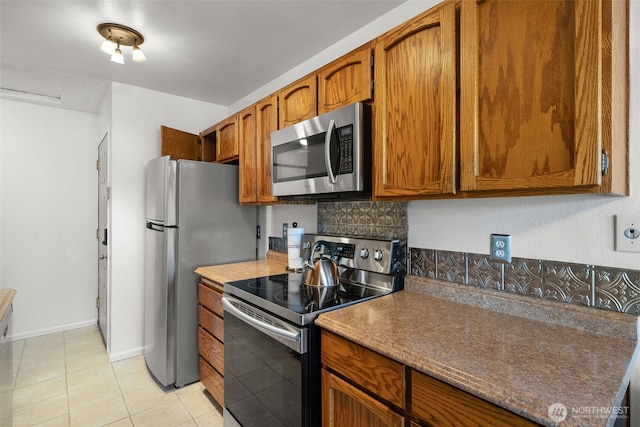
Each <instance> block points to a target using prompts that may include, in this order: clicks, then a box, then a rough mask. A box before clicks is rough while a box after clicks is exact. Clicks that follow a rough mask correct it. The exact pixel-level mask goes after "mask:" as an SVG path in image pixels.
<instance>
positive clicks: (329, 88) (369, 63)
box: [317, 43, 373, 114]
mask: <svg viewBox="0 0 640 427" xmlns="http://www.w3.org/2000/svg"><path fill="white" fill-rule="evenodd" d="M317 76H318V114H324V113H326V112H328V111H331V110H335V109H336V108H340V107H344V106H346V105H349V104H353V103H354V102H364V101H369V100H371V99H372V97H373V90H372V79H373V52H372V43H367V44H366V45H364V46H362V47H360V48H358V49H356V50H354V51H352V52H349V53H348V54H346V55H344V56H342V57H340V58H338V59H336V60H335V61H333V62H331V63H330V64H328V65H326V66H324V67H323V68H321V69H320V70H318V73H317Z"/></svg>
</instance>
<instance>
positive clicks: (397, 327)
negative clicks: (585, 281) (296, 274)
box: [316, 276, 639, 426]
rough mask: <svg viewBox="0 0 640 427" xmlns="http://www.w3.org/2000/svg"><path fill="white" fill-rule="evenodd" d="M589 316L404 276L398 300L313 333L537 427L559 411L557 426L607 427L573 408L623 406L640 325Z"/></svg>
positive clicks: (326, 323)
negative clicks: (336, 338) (557, 407)
mask: <svg viewBox="0 0 640 427" xmlns="http://www.w3.org/2000/svg"><path fill="white" fill-rule="evenodd" d="M594 310H597V309H593V308H588V307H580V306H574V305H571V304H563V303H558V302H554V301H546V300H536V299H532V298H531V297H524V296H520V295H515V294H513V295H511V294H505V293H504V292H496V291H493V290H490V289H481V288H474V287H470V286H466V285H460V284H455V283H450V282H443V281H439V280H434V279H429V278H424V277H418V276H406V278H405V290H404V291H400V292H395V293H393V294H390V295H387V296H383V297H380V298H375V299H373V300H370V301H367V302H363V303H360V304H355V305H352V306H349V307H345V308H342V309H340V310H334V311H330V312H328V313H324V314H322V315H320V316H319V317H318V319H316V324H317V325H319V326H320V327H322V328H324V329H326V330H328V331H331V332H334V333H336V334H338V335H341V336H343V337H344V338H347V339H349V340H351V341H353V342H355V343H357V344H360V345H363V346H365V347H367V348H369V349H371V350H374V351H376V352H378V353H380V354H382V355H384V356H387V357H389V358H391V359H394V360H396V361H398V362H400V363H403V364H405V365H407V366H409V367H410V368H413V369H416V370H418V371H421V372H423V373H425V374H427V375H431V376H432V377H434V378H437V379H440V380H442V381H444V382H447V383H449V384H451V385H453V386H456V387H458V388H460V389H461V390H464V391H467V392H469V393H471V394H474V395H476V396H478V397H480V398H483V399H485V400H487V401H489V402H492V403H494V404H496V405H498V406H501V407H503V408H505V409H507V410H510V411H512V412H514V413H517V414H520V415H522V416H524V417H526V418H528V419H530V420H533V421H535V422H537V423H540V424H543V425H548V426H555V425H557V424H556V423H555V422H554V421H553V420H552V419H551V418H550V417H549V415H548V414H549V412H548V411H549V408H550V406H551V405H554V404H562V405H564V406H565V407H566V408H568V416H567V420H566V421H565V423H563V425H574V423H575V425H581V426H605V425H610V422H611V420H609V421H607V420H606V419H603V418H602V417H584V412H582V414H581V413H580V409H581V408H617V407H620V406H621V405H622V400H623V397H624V394H625V392H626V390H627V386H628V384H629V379H630V377H631V372H632V370H633V368H634V366H635V364H636V361H637V359H638V353H639V350H638V317H636V316H632V315H628V314H622V313H616V312H610V311H606V310H601V311H600V310H598V311H594ZM373 330H375V331H376V333H374V334H372V333H371V331H373ZM572 409H576V411H574V412H575V414H572Z"/></svg>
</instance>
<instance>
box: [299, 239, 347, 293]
mask: <svg viewBox="0 0 640 427" xmlns="http://www.w3.org/2000/svg"><path fill="white" fill-rule="evenodd" d="M322 246H324V247H325V248H328V249H329V252H330V254H331V258H327V257H326V256H325V254H320V258H319V259H317V260H314V257H315V253H316V251H319V250H320V248H321V247H322ZM304 267H305V269H304V273H303V276H302V283H303V284H304V285H308V286H334V287H337V286H338V284H339V283H340V274H339V273H338V264H337V263H336V261H335V252H334V250H333V246H331V245H330V244H329V243H327V242H325V241H324V240H318V241H317V242H316V243H315V245H313V247H312V248H311V252H310V253H309V259H308V260H306V261H305V262H304Z"/></svg>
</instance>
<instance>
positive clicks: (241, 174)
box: [238, 104, 256, 203]
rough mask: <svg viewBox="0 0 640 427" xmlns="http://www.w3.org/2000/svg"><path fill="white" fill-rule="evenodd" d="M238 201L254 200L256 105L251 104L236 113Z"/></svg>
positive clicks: (248, 201)
mask: <svg viewBox="0 0 640 427" xmlns="http://www.w3.org/2000/svg"><path fill="white" fill-rule="evenodd" d="M238 128H239V130H238V149H239V159H238V164H239V170H238V180H239V182H238V188H239V193H240V194H239V200H240V203H250V202H255V201H256V200H255V199H256V173H255V172H256V106H255V104H254V105H251V106H250V107H247V108H245V109H244V110H242V111H240V112H239V113H238Z"/></svg>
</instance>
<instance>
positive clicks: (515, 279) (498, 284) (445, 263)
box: [409, 248, 640, 316]
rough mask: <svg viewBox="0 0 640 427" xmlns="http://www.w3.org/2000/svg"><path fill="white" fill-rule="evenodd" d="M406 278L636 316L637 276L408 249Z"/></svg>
mask: <svg viewBox="0 0 640 427" xmlns="http://www.w3.org/2000/svg"><path fill="white" fill-rule="evenodd" d="M409 254H410V255H409V256H410V266H409V271H410V274H414V275H417V276H422V277H430V278H434V279H439V280H444V281H448V282H456V283H461V284H464V285H469V286H477V287H481V288H489V289H495V290H498V291H503V292H512V293H516V294H521V295H527V296H531V297H536V298H545V299H550V300H556V301H560V302H565V303H570V304H578V305H584V306H588V307H594V308H600V309H605V310H613V311H619V312H622V313H628V314H633V315H636V316H638V315H640V270H626V269H619V268H613V267H603V266H597V265H590V264H575V263H567V262H560V261H548V260H540V259H527V258H513V260H512V262H511V264H503V263H500V262H494V261H492V260H491V259H490V258H489V255H483V254H474V253H467V252H450V251H441V250H437V249H421V248H410V250H409Z"/></svg>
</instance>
